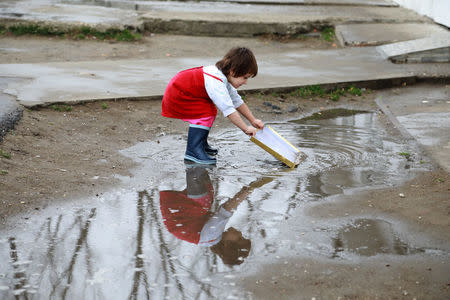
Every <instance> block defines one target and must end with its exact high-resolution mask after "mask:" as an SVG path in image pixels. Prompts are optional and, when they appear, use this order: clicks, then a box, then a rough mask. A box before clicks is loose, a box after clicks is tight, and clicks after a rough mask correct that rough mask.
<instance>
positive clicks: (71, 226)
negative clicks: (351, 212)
mask: <svg viewBox="0 0 450 300" xmlns="http://www.w3.org/2000/svg"><path fill="white" fill-rule="evenodd" d="M270 125H271V126H272V127H273V128H274V129H275V130H276V131H278V132H279V133H280V134H281V135H282V136H284V137H285V138H286V139H287V140H289V141H290V142H291V143H292V144H294V145H296V146H297V147H298V148H299V149H300V150H301V151H302V152H304V153H305V154H306V159H305V161H303V162H302V163H301V164H300V165H299V166H298V167H297V168H295V169H289V168H286V167H285V166H284V165H283V164H281V163H280V162H278V161H277V160H276V159H274V158H273V157H271V156H270V155H269V154H267V153H266V152H265V151H263V150H262V149H260V148H259V147H257V146H255V145H254V144H253V143H252V142H250V141H249V140H248V137H246V136H245V135H243V134H242V133H241V132H239V131H238V130H234V129H230V130H216V129H214V130H213V131H212V133H211V137H212V138H211V144H212V145H214V146H217V147H218V148H219V151H220V152H219V156H218V164H217V166H215V167H199V166H195V165H194V166H188V165H185V164H184V163H183V160H182V157H183V154H184V144H185V138H186V137H185V136H181V137H180V136H170V135H165V136H161V137H160V139H159V140H158V141H149V142H143V143H139V144H137V145H135V146H133V147H131V148H128V149H125V150H123V151H122V154H123V155H125V156H128V157H130V158H132V159H134V160H136V162H138V163H139V167H138V168H137V169H135V170H134V171H133V173H134V176H133V177H120V179H121V180H122V182H123V184H122V186H119V187H117V188H115V189H112V190H110V191H105V192H104V193H102V194H101V196H100V197H94V198H92V199H73V201H72V202H71V201H66V202H64V205H60V206H58V207H48V208H45V209H41V210H39V211H36V212H34V213H30V214H28V215H25V216H18V217H17V218H16V219H14V220H9V223H8V224H7V225H5V227H4V228H1V229H0V233H1V234H0V236H1V238H0V298H11V297H14V296H19V295H21V296H24V297H30V298H31V297H32V296H33V295H36V297H37V298H42V299H48V298H67V299H82V298H101V299H113V298H114V299H125V298H133V299H136V298H138V299H140V298H146V297H150V298H158V299H161V298H169V299H178V298H182V299H184V298H187V299H188V298H192V295H195V298H196V299H214V298H226V297H230V298H233V297H238V298H244V299H245V298H249V297H250V296H249V295H247V294H245V292H242V291H239V290H238V289H237V288H236V286H237V284H236V282H235V281H236V280H238V278H239V276H244V275H245V274H246V273H247V270H248V269H249V268H250V266H252V264H254V263H255V261H258V260H257V259H261V258H263V259H262V260H263V261H264V262H265V263H268V262H271V261H274V260H276V259H277V257H279V256H280V255H281V253H282V252H283V250H284V249H287V248H289V249H290V248H292V247H293V249H294V250H295V253H296V255H308V254H309V253H314V257H315V258H316V259H329V257H331V256H332V255H333V253H335V255H339V254H340V251H341V249H343V250H345V251H347V250H348V251H355V252H357V251H359V253H360V255H372V253H378V252H379V251H383V249H388V250H389V251H391V252H392V253H397V254H402V255H406V254H410V253H413V252H414V251H415V250H414V249H412V248H411V247H409V246H408V245H407V244H404V243H402V241H401V240H398V239H397V238H396V234H397V233H395V232H394V231H392V226H390V224H388V223H386V222H384V221H382V220H362V221H358V222H361V223H360V224H359V223H358V224H359V225H358V224H357V225H358V226H356V227H354V226H353V227H344V228H343V229H342V230H341V232H340V233H339V234H337V236H336V233H335V232H337V231H336V229H335V228H338V227H340V226H342V224H338V225H336V224H334V223H333V222H332V221H329V223H327V224H325V225H324V230H319V231H316V230H315V228H314V225H313V224H312V223H311V222H309V221H308V222H307V223H306V221H305V220H303V219H299V220H297V219H295V220H294V218H293V216H294V212H295V211H297V212H298V211H301V209H302V206H303V205H306V204H308V203H310V202H312V201H321V200H322V199H323V198H324V197H327V196H333V195H339V194H342V193H346V192H350V191H352V190H354V189H356V190H358V189H366V188H370V187H376V186H386V185H393V184H396V183H399V182H401V181H403V180H406V179H408V178H410V177H412V176H413V174H414V172H415V171H417V170H419V169H423V168H425V167H426V165H423V164H420V163H419V162H415V161H414V160H413V161H407V160H406V159H405V158H404V157H402V156H400V155H398V153H400V152H409V153H414V149H411V148H410V147H411V146H408V145H405V144H402V142H401V141H399V140H397V139H393V138H391V137H389V136H388V135H387V134H386V133H385V131H384V130H383V128H382V127H381V126H379V124H378V120H377V115H376V114H374V113H358V114H352V115H350V116H345V117H334V118H332V119H322V120H310V121H307V122H306V123H296V122H280V123H273V124H270ZM180 144H182V145H183V147H180ZM405 166H408V168H405ZM291 218H292V219H293V221H295V222H291V223H292V224H293V225H292V230H297V231H302V232H303V231H306V232H310V233H311V234H310V235H308V236H305V242H302V243H299V241H298V238H297V237H291V236H283V230H282V225H283V224H285V223H286V222H287V221H289V220H290V219H291ZM354 225H355V224H354ZM389 228H390V229H389ZM366 234H369V235H371V236H376V237H377V238H376V240H369V241H366V240H365V239H364V238H363V237H361V235H366ZM306 238H308V239H309V240H307V242H306ZM358 241H359V243H358ZM286 245H289V246H286ZM250 298H251V297H250Z"/></svg>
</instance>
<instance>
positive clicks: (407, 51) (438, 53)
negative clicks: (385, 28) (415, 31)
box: [377, 33, 450, 63]
mask: <svg viewBox="0 0 450 300" xmlns="http://www.w3.org/2000/svg"><path fill="white" fill-rule="evenodd" d="M377 50H378V51H379V52H380V53H381V54H382V55H383V57H385V58H388V59H390V60H391V61H393V62H396V63H408V62H411V63H430V62H439V63H445V62H450V33H445V34H436V35H433V36H431V37H427V38H423V39H417V40H411V41H406V42H399V43H393V44H388V45H383V46H378V47H377Z"/></svg>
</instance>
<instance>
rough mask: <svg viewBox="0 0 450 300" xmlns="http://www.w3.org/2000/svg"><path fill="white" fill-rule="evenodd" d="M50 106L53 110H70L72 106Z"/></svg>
mask: <svg viewBox="0 0 450 300" xmlns="http://www.w3.org/2000/svg"><path fill="white" fill-rule="evenodd" d="M51 108H52V109H53V110H54V111H72V106H70V105H65V104H53V105H52V106H51Z"/></svg>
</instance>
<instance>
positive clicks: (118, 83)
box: [0, 47, 450, 107]
mask: <svg viewBox="0 0 450 300" xmlns="http://www.w3.org/2000/svg"><path fill="white" fill-rule="evenodd" d="M256 53H257V52H256ZM257 59H258V62H259V72H258V76H257V77H256V78H255V79H252V80H250V83H249V84H248V86H246V87H245V89H244V90H253V89H270V88H272V89H273V88H276V89H280V88H286V87H287V88H289V87H298V86H304V85H310V84H334V83H344V82H360V81H377V80H383V79H392V78H410V77H414V76H419V75H420V76H422V74H424V73H425V72H427V73H428V74H429V75H431V76H435V75H438V76H446V77H448V76H450V69H449V68H446V67H445V66H442V64H436V65H427V66H426V68H424V66H423V65H396V64H392V63H390V62H389V61H386V60H385V59H383V58H382V57H381V56H380V55H379V53H378V52H377V51H376V49H375V48H372V47H366V48H350V49H337V50H322V51H317V50H316V51H296V52H286V53H283V54H277V53H274V54H265V55H257ZM216 61H217V57H213V58H199V57H192V58H166V59H150V60H119V61H99V62H94V61H92V62H67V63H38V64H3V65H0V73H1V74H3V75H4V76H8V77H15V78H17V77H19V78H24V80H23V81H21V82H17V81H14V82H10V83H9V84H8V86H7V87H6V88H5V89H4V90H3V91H4V92H5V93H8V94H10V95H13V96H16V97H17V99H18V101H19V102H20V104H22V105H24V106H28V107H31V106H35V105H45V104H50V103H55V102H79V101H92V100H100V99H117V98H151V97H157V98H160V97H161V96H162V94H163V93H164V90H165V87H166V85H167V83H168V81H169V80H170V78H171V77H172V76H174V75H175V74H176V73H177V72H178V71H180V70H182V69H186V68H190V67H193V66H200V65H208V64H214V63H215V62H216Z"/></svg>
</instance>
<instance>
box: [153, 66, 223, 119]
mask: <svg viewBox="0 0 450 300" xmlns="http://www.w3.org/2000/svg"><path fill="white" fill-rule="evenodd" d="M216 114H217V109H216V106H215V105H214V103H213V102H212V100H211V99H210V98H209V96H208V93H207V92H206V89H205V79H204V75H203V67H197V68H192V69H188V70H184V71H181V72H179V73H178V74H177V75H175V77H173V78H172V80H170V82H169V84H168V85H167V88H166V91H165V92H164V97H163V100H162V107H161V115H162V116H164V117H168V118H176V119H198V118H203V117H210V116H215V115H216Z"/></svg>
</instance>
